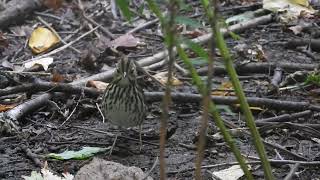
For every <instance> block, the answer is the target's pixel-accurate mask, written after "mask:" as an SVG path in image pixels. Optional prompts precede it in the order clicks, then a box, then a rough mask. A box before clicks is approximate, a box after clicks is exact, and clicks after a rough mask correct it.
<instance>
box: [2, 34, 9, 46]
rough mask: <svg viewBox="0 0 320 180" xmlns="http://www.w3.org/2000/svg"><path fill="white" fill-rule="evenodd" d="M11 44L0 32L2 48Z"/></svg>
mask: <svg viewBox="0 0 320 180" xmlns="http://www.w3.org/2000/svg"><path fill="white" fill-rule="evenodd" d="M8 46H9V42H8V39H7V38H6V37H5V36H4V34H3V33H2V32H0V48H7V47H8Z"/></svg>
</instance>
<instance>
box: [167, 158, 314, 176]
mask: <svg viewBox="0 0 320 180" xmlns="http://www.w3.org/2000/svg"><path fill="white" fill-rule="evenodd" d="M268 161H269V162H270V163H271V164H272V165H278V166H279V165H285V164H297V163H299V164H300V166H319V165H320V161H294V160H277V159H269V160H268ZM238 164H239V162H228V163H221V164H214V165H208V166H201V169H209V168H217V167H224V166H233V165H238ZM247 164H252V165H254V164H261V161H248V162H247ZM194 170H195V167H192V168H189V169H184V170H180V171H169V172H167V174H176V173H183V172H188V171H194Z"/></svg>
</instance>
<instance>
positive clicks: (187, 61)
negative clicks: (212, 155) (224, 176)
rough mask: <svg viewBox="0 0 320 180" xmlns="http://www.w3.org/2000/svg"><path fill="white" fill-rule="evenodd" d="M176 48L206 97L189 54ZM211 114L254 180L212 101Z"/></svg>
mask: <svg viewBox="0 0 320 180" xmlns="http://www.w3.org/2000/svg"><path fill="white" fill-rule="evenodd" d="M176 47H177V51H178V54H179V56H180V58H181V59H182V61H183V62H184V64H185V65H186V66H187V68H188V70H189V72H190V74H191V77H192V80H193V82H194V84H195V85H196V86H197V88H198V91H199V92H200V94H202V95H204V94H205V92H206V89H205V88H206V87H205V85H204V84H203V82H202V81H201V78H200V76H199V75H198V74H197V71H196V70H195V68H194V67H193V65H192V63H191V61H190V59H189V58H188V56H187V54H186V53H185V52H184V50H183V49H182V47H181V46H180V44H179V43H177V44H176ZM209 113H210V114H211V115H212V116H213V119H214V121H215V123H216V125H217V126H218V128H219V129H220V132H221V134H222V136H223V138H224V140H225V141H226V142H227V144H228V145H229V147H230V149H231V150H232V152H233V154H234V155H235V157H236V159H237V161H238V162H239V164H240V167H241V169H242V170H243V171H244V173H245V175H246V177H247V179H249V180H253V176H252V174H251V172H250V171H249V170H248V167H247V165H246V163H245V161H244V159H243V157H242V155H241V153H240V150H239V149H238V148H237V146H236V144H235V142H234V140H233V139H232V137H231V135H230V133H229V131H228V129H227V128H226V126H225V125H224V123H223V120H222V118H221V116H220V114H219V111H218V109H217V108H216V105H215V104H214V102H213V101H210V103H209Z"/></svg>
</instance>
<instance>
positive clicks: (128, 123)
mask: <svg viewBox="0 0 320 180" xmlns="http://www.w3.org/2000/svg"><path fill="white" fill-rule="evenodd" d="M146 111H147V107H146V104H145V97H144V94H143V90H142V88H141V87H140V86H139V84H138V83H137V70H136V66H135V64H134V62H133V61H130V60H128V58H127V57H125V56H123V58H121V60H120V62H119V63H118V65H117V68H116V73H115V75H114V79H113V81H112V82H111V83H110V84H109V86H108V87H107V88H106V90H105V92H104V96H103V99H102V112H103V114H104V116H105V118H106V119H107V120H108V121H110V122H111V123H112V124H113V125H117V126H120V127H124V128H129V127H134V126H139V130H140V134H139V135H140V136H139V137H140V149H141V147H142V138H141V124H142V122H143V121H144V119H145V118H146Z"/></svg>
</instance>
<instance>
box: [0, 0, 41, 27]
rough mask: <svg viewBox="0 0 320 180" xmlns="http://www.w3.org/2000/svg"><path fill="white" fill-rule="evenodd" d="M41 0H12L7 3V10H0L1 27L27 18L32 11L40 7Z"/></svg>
mask: <svg viewBox="0 0 320 180" xmlns="http://www.w3.org/2000/svg"><path fill="white" fill-rule="evenodd" d="M41 6H42V3H41V1H40V0H23V1H22V0H12V1H9V2H8V4H6V7H5V10H3V11H0V29H3V28H7V26H8V25H10V24H13V23H15V22H18V21H22V20H24V19H25V18H27V17H28V16H29V15H30V14H31V12H33V11H35V10H37V9H40V8H41Z"/></svg>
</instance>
